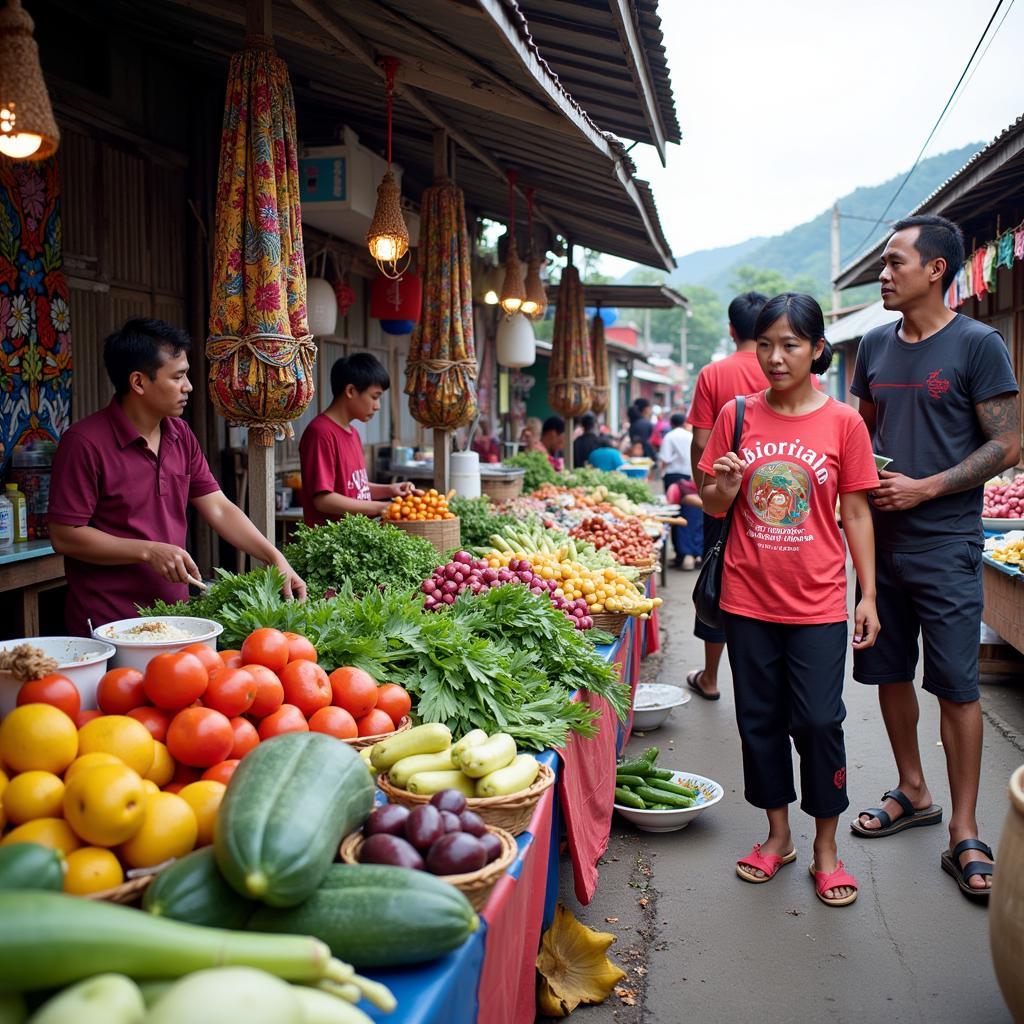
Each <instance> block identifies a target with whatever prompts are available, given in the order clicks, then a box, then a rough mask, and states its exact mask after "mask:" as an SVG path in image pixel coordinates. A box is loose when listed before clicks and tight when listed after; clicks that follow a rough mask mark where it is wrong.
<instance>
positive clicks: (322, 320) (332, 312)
mask: <svg viewBox="0 0 1024 1024" xmlns="http://www.w3.org/2000/svg"><path fill="white" fill-rule="evenodd" d="M318 255H319V256H320V272H319V274H318V275H317V276H316V277H311V276H308V275H307V277H306V320H307V322H308V323H309V333H310V334H312V335H313V336H314V337H317V338H323V337H327V336H329V335H332V334H334V332H335V330H336V328H337V326H338V300H337V299H336V298H335V295H334V289H333V288H332V287H331V284H330V282H329V281H328V280H327V278H326V277H325V276H324V275H325V271H326V270H327V250H326V249H325V250H324V251H323V252H322V253H319V254H318ZM311 262H312V263H313V264H314V265H315V264H316V262H317V257H316V256H314V257H313V259H312V261H311Z"/></svg>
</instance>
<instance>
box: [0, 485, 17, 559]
mask: <svg viewBox="0 0 1024 1024" xmlns="http://www.w3.org/2000/svg"><path fill="white" fill-rule="evenodd" d="M13 544H14V506H13V505H12V504H11V503H10V502H9V501H8V500H7V498H5V497H4V496H3V495H2V494H0V551H3V550H6V549H7V548H9V547H11V546H12V545H13Z"/></svg>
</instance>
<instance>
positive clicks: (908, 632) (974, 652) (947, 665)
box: [853, 540, 984, 703]
mask: <svg viewBox="0 0 1024 1024" xmlns="http://www.w3.org/2000/svg"><path fill="white" fill-rule="evenodd" d="M981 564H982V562H981V547H980V545H978V544H977V543H974V542H972V541H968V540H958V541H953V542H950V543H948V544H944V545H942V546H941V547H936V548H933V549H932V550H930V551H879V552H878V553H877V557H876V559H875V566H876V570H875V573H876V586H877V588H878V618H879V621H880V622H881V626H882V631H881V633H880V634H879V636H878V641H877V642H876V643H875V645H874V647H869V648H868V649H867V650H866V651H854V654H853V678H854V679H856V680H857V681H858V682H861V683H868V684H874V685H879V684H884V683H906V682H912V681H913V679H914V675H915V673H916V671H917V657H918V639H917V638H918V633H919V632H920V634H921V637H922V639H923V641H924V689H926V690H927V691H928V692H929V693H934V694H935V695H936V696H937V697H943V698H945V699H946V700H950V701H955V702H957V703H967V702H968V701H972V700H977V699H978V698H979V696H980V691H979V689H978V641H979V637H980V633H981V611H982V606H983V604H984V598H983V596H982V584H981ZM858 597H859V591H858Z"/></svg>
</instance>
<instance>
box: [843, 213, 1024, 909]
mask: <svg viewBox="0 0 1024 1024" xmlns="http://www.w3.org/2000/svg"><path fill="white" fill-rule="evenodd" d="M963 261H964V243H963V235H962V234H961V232H960V229H959V228H958V227H957V226H956V224H954V223H952V222H951V221H948V220H946V219H945V218H944V217H935V216H920V217H908V218H907V219H906V220H902V221H899V222H897V224H896V225H895V228H894V233H893V235H892V237H891V238H890V239H889V241H888V244H887V245H886V247H885V250H884V251H883V253H882V271H881V273H880V274H879V280H880V281H881V283H882V289H881V290H882V304H883V305H884V306H885V308H886V309H894V310H898V311H899V312H900V313H902V319H900V320H897V321H895V322H894V323H891V324H886V325H885V326H883V327H876V328H874V329H872V330H870V331H868V332H867V334H865V335H864V338H863V340H862V341H861V343H860V350H859V352H858V354H857V368H856V371H855V373H854V378H853V385H852V387H851V388H850V390H851V391H852V392H853V394H855V395H856V396H857V397H858V398H859V399H860V414H861V416H863V417H864V422H865V423H866V424H867V427H868V430H869V431H870V432H871V433H872V435H873V437H874V441H875V451H876V453H877V454H879V455H885V456H888V457H889V458H891V459H892V469H891V471H890V470H888V469H886V470H883V471H882V473H881V474H880V475H881V477H882V482H881V483H880V484H879V486H878V488H877V489H876V490H875V491H874V493H873V494H872V495H871V504H872V511H873V514H874V520H875V532H876V535H877V537H878V606H879V609H880V612H881V614H882V616H883V621H884V623H885V632H884V633H883V634H882V639H881V642H880V643H879V644H878V646H877V647H876V648H875V649H873V650H871V651H862V652H860V653H858V654H857V655H855V656H854V659H853V678H854V679H856V680H857V681H858V682H861V683H867V684H868V685H875V686H877V687H878V702H879V704H880V706H881V709H882V718H883V719H884V720H885V726H886V730H887V731H888V733H889V742H890V744H891V745H892V752H893V756H894V758H895V761H896V770H897V773H898V782H897V785H896V786H895V787H893V788H892V789H891V790H888V791H887V792H886V793H885V794H884V796H883V799H882V801H881V804H882V805H881V807H870V808H868V809H867V810H864V811H861V813H860V814H859V815H858V816H857V818H856V820H855V821H853V822H852V823H851V828H852V829H853V831H854V832H856V833H857V834H858V835H861V836H865V837H869V838H877V837H882V836H890V835H894V834H895V833H898V832H902V831H904V830H905V829H908V828H912V827H914V826H916V825H937V824H938V823H939V822H941V821H942V809H941V808H940V807H938V806H937V805H935V804H933V803H932V796H931V792H930V790H929V788H928V785H927V783H926V782H925V778H924V770H923V767H922V765H921V754H920V748H919V746H918V739H917V720H918V714H919V711H918V703H917V693H916V692H915V690H914V683H913V679H914V675H915V672H916V668H917V659H918V633H920V634H921V637H922V638H923V641H924V643H923V646H924V682H923V684H922V685H923V688H924V689H925V690H927V691H928V692H929V693H932V694H934V695H935V696H936V697H937V698H938V701H939V714H940V723H941V735H942V748H943V752H944V754H945V756H946V769H947V772H948V775H949V790H950V797H951V800H952V804H953V813H952V814H951V815H950V818H949V848H948V849H947V850H946V851H945V852H943V854H942V857H941V864H942V867H943V870H945V871H946V872H947V873H948V874H950V875H952V876H953V877H954V878H955V879H956V882H957V884H958V885H959V887H960V890H961V891H962V892H963V893H964V894H965V895H966V896H968V897H969V898H973V899H977V900H981V901H986V900H987V899H988V895H989V892H990V889H991V885H992V871H993V867H992V862H993V856H992V850H991V849H990V848H989V847H988V846H987V845H986V844H985V843H983V842H982V841H981V839H980V838H979V837H978V821H977V803H978V787H979V781H980V777H981V748H982V713H981V702H980V691H979V689H978V636H979V633H980V630H981V612H982V605H983V594H982V583H981V566H982V562H981V552H982V540H983V535H982V529H981V506H982V489H983V486H984V484H985V481H986V480H988V479H989V478H990V477H993V476H995V475H997V474H998V473H999V472H1000V471H1001V470H1004V469H1008V468H1009V467H1010V466H1015V465H1016V464H1017V460H1018V458H1019V457H1020V405H1019V401H1018V390H1019V389H1018V386H1017V381H1016V378H1015V377H1014V373H1013V367H1012V366H1011V364H1010V359H1009V356H1008V354H1007V349H1006V344H1005V342H1004V341H1003V338H1002V336H1001V335H1000V334H999V332H998V331H997V330H996V329H995V328H994V327H991V326H990V325H988V324H982V323H978V322H977V321H975V320H971V319H970V318H969V317H966V316H962V315H961V314H959V313H954V312H953V311H952V310H950V309H948V308H947V306H946V304H945V301H944V295H945V292H946V289H947V288H948V287H949V284H950V282H951V281H952V280H953V278H955V277H956V275H957V273H958V272H959V270H960V267H961V266H962V264H963Z"/></svg>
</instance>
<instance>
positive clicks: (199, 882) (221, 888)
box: [142, 846, 256, 928]
mask: <svg viewBox="0 0 1024 1024" xmlns="http://www.w3.org/2000/svg"><path fill="white" fill-rule="evenodd" d="M142 909H143V910H148V911H149V913H151V914H156V915H157V916H158V917H169V918H171V919H172V920H175V921H185V922H187V923H188V924H204V925H208V926H209V927H211V928H242V927H244V925H245V922H246V921H248V920H249V918H250V916H251V915H252V912H253V911H254V910H255V909H256V903H255V901H253V900H248V899H246V898H245V897H244V896H239V894H238V893H237V892H235V890H234V889H232V888H231V886H230V885H228V883H227V882H225V881H224V876H223V875H222V874H221V873H220V870H219V869H218V867H217V859H216V857H215V855H214V852H213V847H212V846H204V847H203V848H202V849H199V850H193V851H192V853H190V854H188V855H187V856H185V857H182V858H181V859H180V860H177V861H175V862H174V863H173V864H172V865H171V866H170V867H169V868H165V869H164V870H163V871H161V872H160V874H158V875H157V876H156V878H154V879H153V881H152V883H150V886H149V888H148V889H146V895H145V896H143V898H142Z"/></svg>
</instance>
